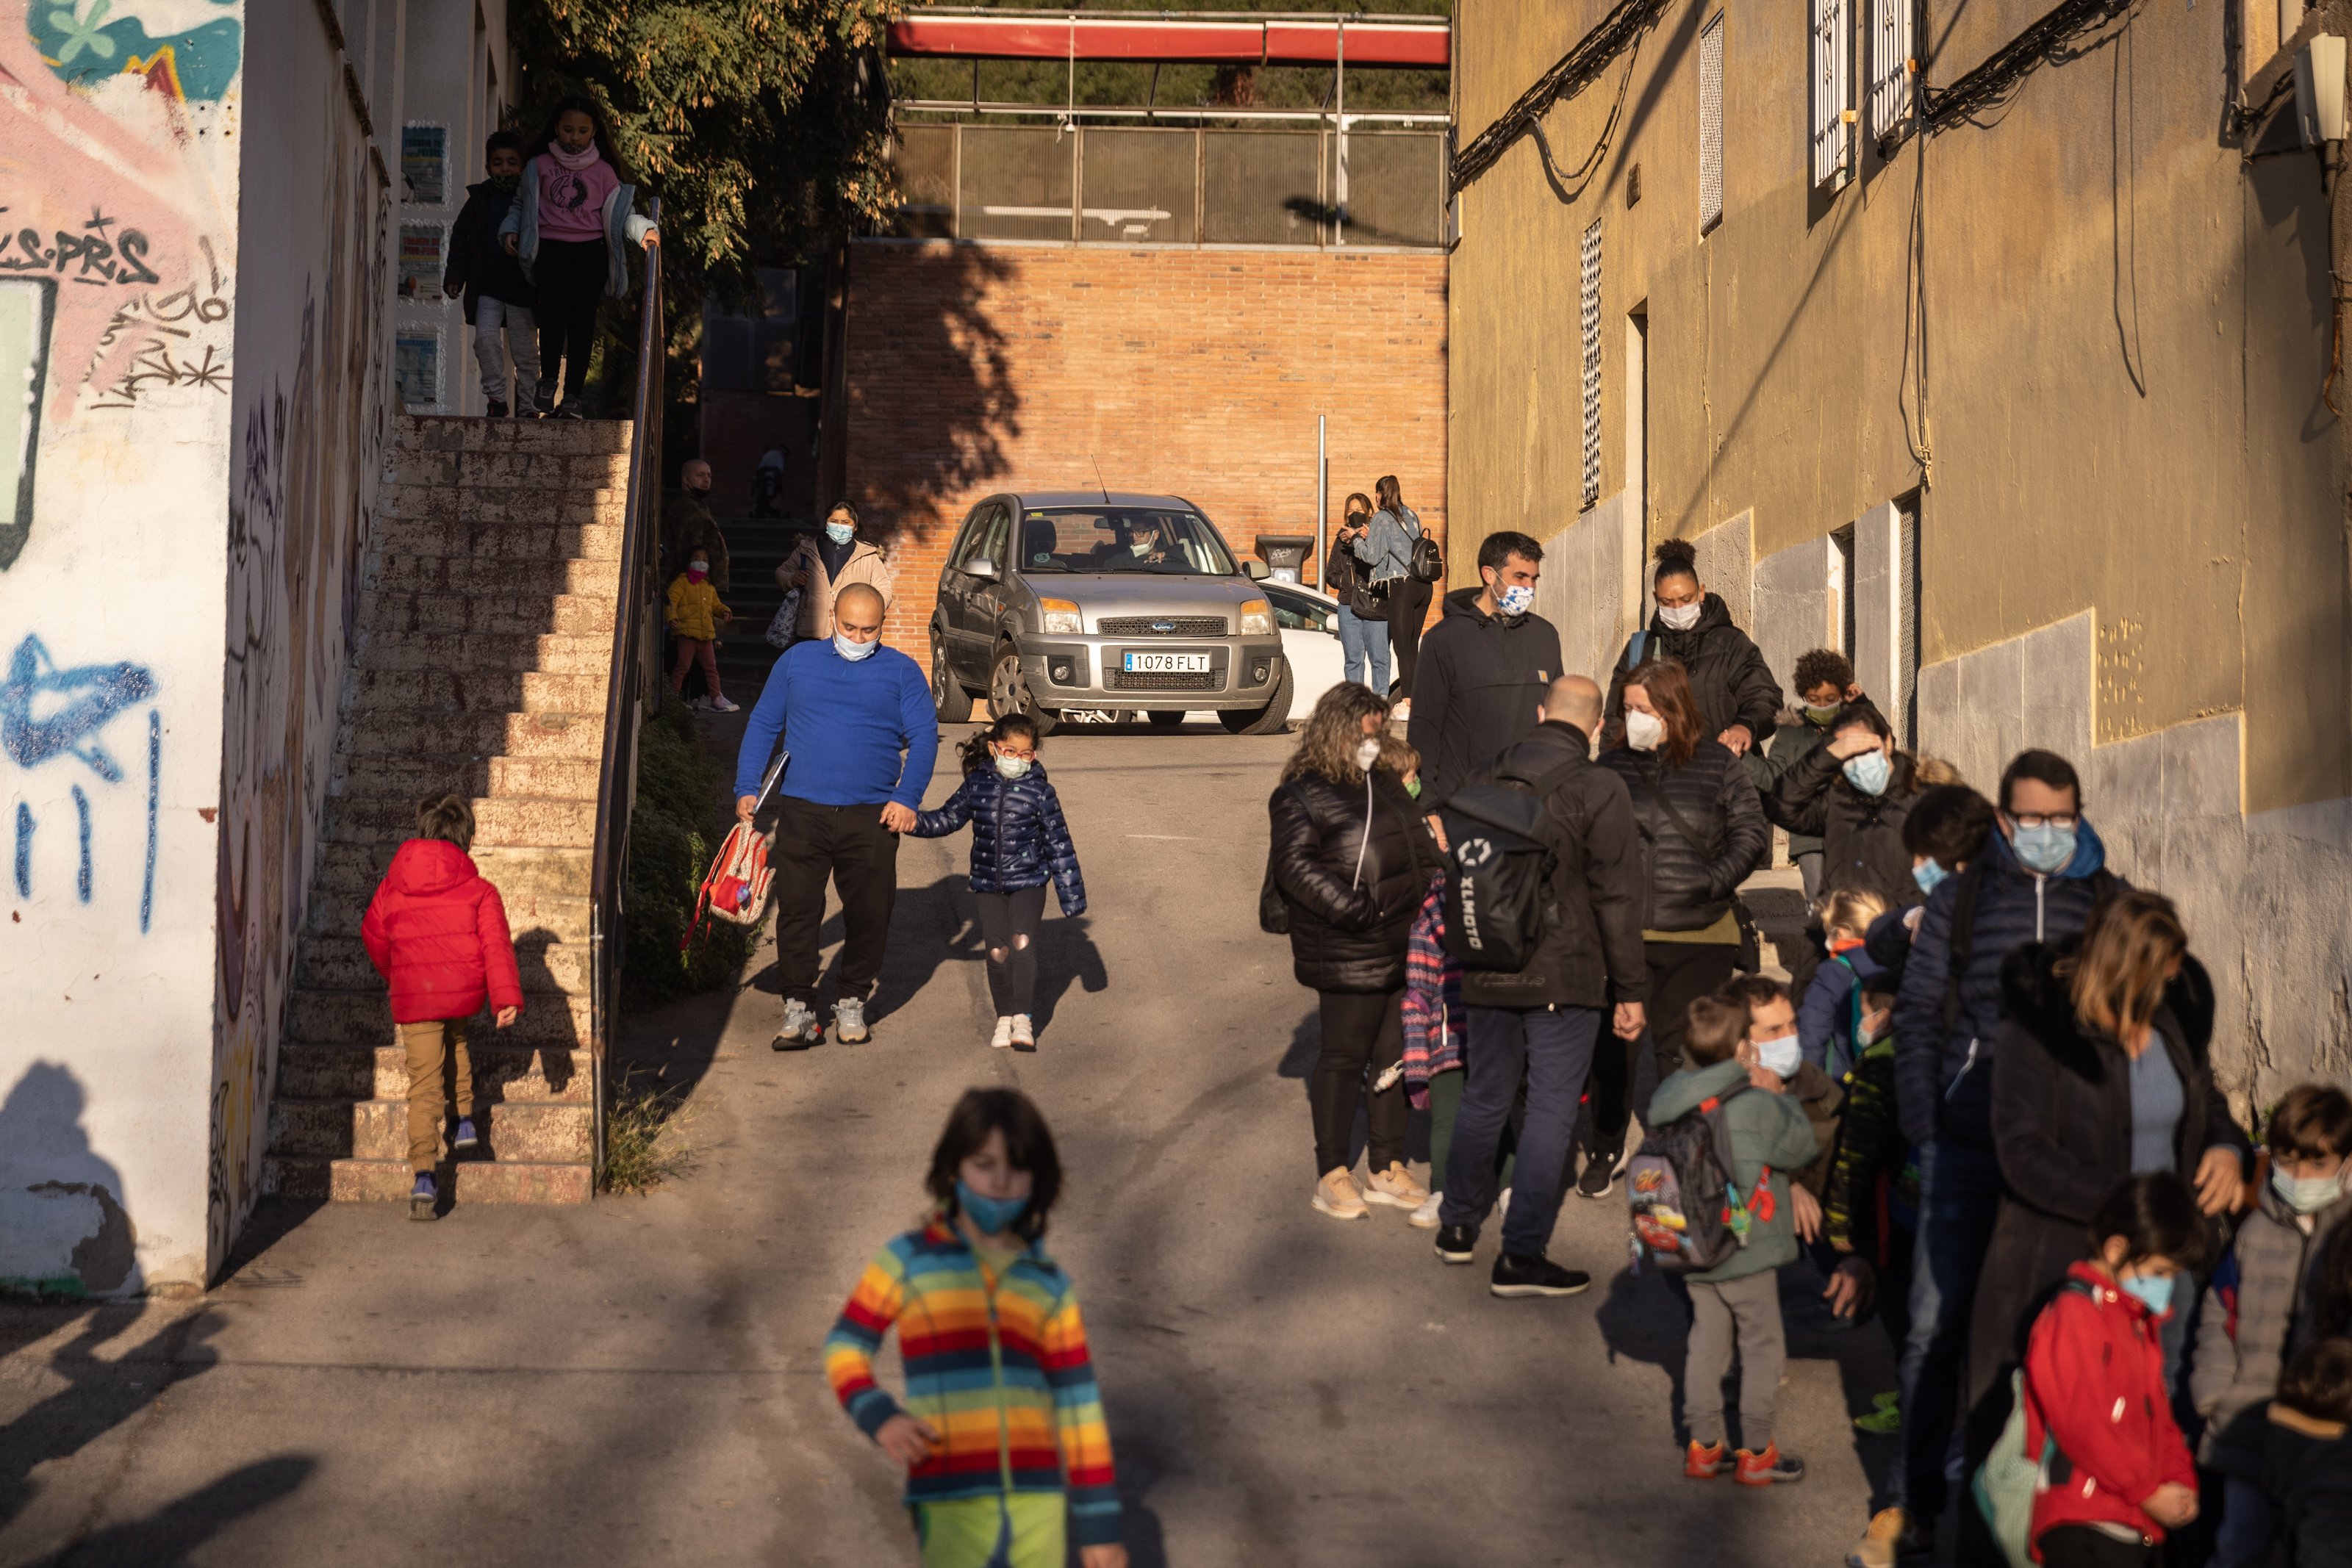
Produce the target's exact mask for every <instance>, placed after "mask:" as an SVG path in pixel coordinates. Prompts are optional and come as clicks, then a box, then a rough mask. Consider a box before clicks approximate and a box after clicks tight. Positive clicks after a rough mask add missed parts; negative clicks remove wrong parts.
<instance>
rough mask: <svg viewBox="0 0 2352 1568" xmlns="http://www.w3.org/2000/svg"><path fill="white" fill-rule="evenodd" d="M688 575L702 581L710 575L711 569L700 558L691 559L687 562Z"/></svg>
mask: <svg viewBox="0 0 2352 1568" xmlns="http://www.w3.org/2000/svg"><path fill="white" fill-rule="evenodd" d="M686 575H687V576H688V577H690V578H692V579H694V580H695V581H697V582H700V581H701V580H703V579H704V578H706V577H709V575H710V569H709V567H708V566H705V565H704V564H703V563H702V562H700V561H698V560H690V561H688V562H687V563H686Z"/></svg>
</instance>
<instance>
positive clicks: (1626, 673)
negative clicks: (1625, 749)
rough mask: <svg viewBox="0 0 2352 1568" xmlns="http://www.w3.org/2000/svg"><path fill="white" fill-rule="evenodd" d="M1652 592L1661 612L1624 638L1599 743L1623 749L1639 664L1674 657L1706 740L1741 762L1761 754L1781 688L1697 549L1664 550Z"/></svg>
mask: <svg viewBox="0 0 2352 1568" xmlns="http://www.w3.org/2000/svg"><path fill="white" fill-rule="evenodd" d="M1657 557H1658V565H1657V570H1655V571H1654V572H1652V573H1651V574H1650V592H1651V594H1652V595H1653V596H1654V598H1655V600H1656V601H1657V609H1656V611H1655V612H1654V613H1653V614H1652V615H1651V617H1650V624H1649V625H1648V626H1647V627H1646V628H1644V629H1643V630H1642V631H1639V632H1634V633H1633V636H1632V637H1630V638H1628V639H1627V640H1626V643H1625V652H1624V653H1623V654H1622V656H1621V657H1620V658H1619V659H1618V661H1617V663H1616V665H1615V666H1614V668H1613V669H1612V673H1611V674H1610V677H1609V709H1608V721H1607V723H1606V724H1605V725H1603V726H1602V728H1601V745H1602V746H1603V747H1611V746H1615V745H1618V744H1620V740H1619V737H1620V736H1621V735H1622V732H1623V728H1624V722H1625V688H1626V687H1627V686H1629V685H1632V684H1633V670H1634V668H1635V666H1637V665H1641V664H1650V663H1653V662H1654V661H1656V660H1660V659H1672V660H1673V661H1674V662H1675V664H1680V665H1681V666H1682V667H1683V671H1684V673H1685V674H1687V675H1688V676H1689V678H1690V693H1691V703H1692V711H1693V712H1694V713H1695V714H1696V716H1697V720H1698V728H1699V733H1700V734H1701V735H1704V736H1706V737H1709V738H1710V739H1713V740H1717V741H1720V742H1722V743H1723V744H1724V745H1725V746H1727V747H1729V748H1730V749H1731V753H1732V755H1733V756H1735V757H1746V756H1747V755H1748V753H1749V752H1751V751H1753V752H1756V753H1757V766H1758V768H1759V769H1760V768H1762V767H1763V756H1762V751H1761V748H1762V747H1763V745H1764V743H1765V742H1766V741H1768V740H1769V739H1771V738H1772V733H1773V731H1774V730H1775V729H1776V728H1777V727H1779V721H1780V682H1778V681H1776V680H1774V679H1773V678H1772V670H1771V666H1769V665H1768V664H1765V663H1764V655H1763V653H1761V652H1759V650H1758V648H1757V646H1756V644H1755V643H1754V642H1753V641H1752V640H1751V639H1750V638H1749V637H1748V633H1747V632H1742V631H1741V630H1740V629H1739V628H1738V627H1737V626H1735V625H1733V624H1732V623H1731V609H1730V607H1729V606H1728V605H1727V604H1725V603H1724V602H1723V599H1722V597H1721V596H1720V595H1718V594H1713V593H1709V592H1708V591H1706V585H1705V584H1704V583H1702V582H1700V581H1699V580H1698V551H1697V549H1696V548H1695V547H1693V546H1692V545H1691V544H1690V542H1689V541H1688V540H1686V539H1667V540H1665V541H1664V543H1662V544H1660V545H1659V546H1658V549H1657Z"/></svg>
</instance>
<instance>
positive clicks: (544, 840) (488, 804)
mask: <svg viewBox="0 0 2352 1568" xmlns="http://www.w3.org/2000/svg"><path fill="white" fill-rule="evenodd" d="M471 799H472V801H473V806H474V837H475V840H476V841H477V842H480V843H492V844H511V845H523V846H529V847H532V848H540V849H575V850H577V849H589V848H592V847H593V845H594V843H595V841H596V802H595V801H594V800H572V799H566V798H560V797H552V796H545V795H522V796H515V795H477V796H474V797H471ZM327 817H328V821H329V823H330V824H331V829H332V831H333V832H334V834H335V836H336V837H338V838H341V839H346V840H357V839H364V838H368V837H371V836H372V837H374V838H377V839H394V840H399V839H407V838H413V837H415V833H416V802H415V800H409V799H406V798H404V797H403V798H397V799H383V798H377V799H374V800H370V799H368V798H366V797H360V798H357V799H352V798H348V797H347V798H344V799H341V800H330V801H329V802H328V803H327Z"/></svg>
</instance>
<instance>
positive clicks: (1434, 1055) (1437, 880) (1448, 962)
mask: <svg viewBox="0 0 2352 1568" xmlns="http://www.w3.org/2000/svg"><path fill="white" fill-rule="evenodd" d="M1403 1010H1404V1082H1405V1093H1406V1095H1407V1096H1408V1097H1409V1098H1410V1099H1411V1100H1412V1104H1413V1108H1414V1109H1415V1110H1425V1109H1426V1108H1427V1107H1428V1105H1429V1081H1430V1080H1431V1079H1433V1078H1434V1077H1436V1076H1437V1075H1438V1074H1439V1073H1441V1072H1454V1071H1459V1070H1460V1069H1461V1066H1462V1033H1463V1026H1464V1021H1465V1020H1464V1017H1463V1012H1462V966H1461V965H1460V964H1459V963H1457V962H1456V961H1455V960H1454V956H1453V955H1451V954H1449V953H1448V952H1446V950H1445V878H1444V876H1443V875H1440V876H1435V877H1433V878H1431V879H1430V883H1429V892H1428V894H1426V895H1425V896H1424V897H1423V899H1422V901H1421V913H1420V914H1419V915H1415V916H1413V922H1412V936H1409V937H1408V938H1407V939H1406V942H1405V949H1404V1009H1403Z"/></svg>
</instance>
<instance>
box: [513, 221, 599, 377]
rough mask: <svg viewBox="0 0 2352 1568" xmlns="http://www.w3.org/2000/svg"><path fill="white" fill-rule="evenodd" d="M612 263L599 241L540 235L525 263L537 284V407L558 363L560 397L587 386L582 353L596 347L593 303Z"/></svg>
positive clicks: (597, 301)
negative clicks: (535, 255)
mask: <svg viewBox="0 0 2352 1568" xmlns="http://www.w3.org/2000/svg"><path fill="white" fill-rule="evenodd" d="M611 266H612V261H611V258H610V256H608V254H607V252H606V250H605V248H604V241H603V240H601V239H541V241H540V242H539V257H538V259H537V260H536V261H534V262H533V263H532V264H531V281H532V282H533V283H535V284H536V285H537V286H538V287H539V392H540V397H539V406H540V407H541V408H542V409H545V408H547V407H548V406H550V404H551V402H553V399H554V393H555V367H556V365H557V364H558V363H559V362H560V363H561V364H562V366H563V398H564V401H565V402H570V401H572V399H573V398H575V397H578V396H579V395H580V393H581V391H582V389H583V388H585V387H586V386H587V384H588V356H589V355H590V354H591V353H593V351H594V350H595V348H596V307H597V305H598V304H599V303H600V302H602V301H603V299H604V277H605V274H606V272H607V271H608V270H609V269H610V267H611Z"/></svg>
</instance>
